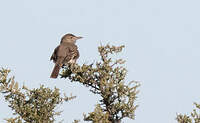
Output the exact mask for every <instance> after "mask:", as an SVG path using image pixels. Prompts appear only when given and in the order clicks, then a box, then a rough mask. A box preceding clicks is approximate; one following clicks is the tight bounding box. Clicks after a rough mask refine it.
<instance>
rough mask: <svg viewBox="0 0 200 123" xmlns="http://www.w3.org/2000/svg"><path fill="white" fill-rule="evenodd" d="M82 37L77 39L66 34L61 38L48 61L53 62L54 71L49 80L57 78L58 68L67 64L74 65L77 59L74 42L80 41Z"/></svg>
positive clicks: (77, 54)
mask: <svg viewBox="0 0 200 123" xmlns="http://www.w3.org/2000/svg"><path fill="white" fill-rule="evenodd" d="M81 38H82V37H77V36H75V35H73V34H66V35H64V36H63V37H62V39H61V41H60V45H58V46H57V47H56V48H55V50H54V52H53V54H52V56H51V58H50V60H53V62H54V63H55V66H54V69H53V71H52V73H51V76H50V77H51V78H57V77H58V74H59V71H60V68H61V67H63V66H66V65H68V64H74V63H76V60H77V59H78V58H79V51H78V47H77V45H76V44H75V43H76V40H78V39H81Z"/></svg>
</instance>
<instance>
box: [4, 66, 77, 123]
mask: <svg viewBox="0 0 200 123" xmlns="http://www.w3.org/2000/svg"><path fill="white" fill-rule="evenodd" d="M9 72H10V70H6V69H2V70H0V92H1V93H2V94H4V97H5V100H6V101H8V102H9V107H10V108H12V110H13V111H14V113H13V114H14V115H17V117H16V118H9V119H6V120H7V122H9V123H22V121H25V122H29V123H53V122H54V121H55V118H54V117H55V116H56V115H60V113H61V112H56V111H55V107H56V106H57V105H58V104H61V103H62V102H63V101H68V100H70V99H72V98H74V97H61V96H60V93H59V89H57V88H54V90H51V89H50V88H45V87H44V86H43V85H41V86H40V88H36V89H28V88H27V87H25V86H23V87H22V88H19V87H18V83H17V82H15V80H14V77H11V78H8V74H9Z"/></svg>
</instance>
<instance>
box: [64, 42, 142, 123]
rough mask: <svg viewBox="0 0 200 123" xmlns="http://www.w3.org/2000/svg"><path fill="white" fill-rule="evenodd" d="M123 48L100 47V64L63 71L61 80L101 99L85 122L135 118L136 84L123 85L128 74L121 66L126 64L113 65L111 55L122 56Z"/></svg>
mask: <svg viewBox="0 0 200 123" xmlns="http://www.w3.org/2000/svg"><path fill="white" fill-rule="evenodd" d="M123 48H124V46H119V47H116V46H109V45H106V46H100V47H98V51H99V53H100V57H101V61H99V62H96V63H92V64H90V65H86V64H83V65H82V66H79V65H77V64H75V65H70V66H68V67H65V68H64V70H63V72H62V74H61V78H68V79H69V80H70V81H71V82H79V83H81V84H83V85H85V86H86V87H89V88H90V91H91V92H92V93H94V94H98V95H100V96H101V99H100V100H99V104H97V106H96V108H95V110H94V112H91V113H89V116H85V118H84V120H86V121H93V122H94V123H99V122H100V121H102V122H103V121H104V122H103V123H107V122H108V123H110V122H112V123H116V122H120V121H121V119H123V118H124V117H129V118H131V119H134V118H135V110H136V108H137V105H135V104H134V102H135V100H136V95H137V93H138V90H137V88H138V86H139V83H137V82H135V81H132V82H129V84H128V85H126V84H125V77H126V73H127V70H126V69H125V68H124V67H123V66H122V65H123V64H124V63H125V61H124V60H122V59H117V60H114V61H113V59H112V57H111V55H112V54H117V53H119V52H121V51H122V49H123ZM94 64H95V65H94ZM101 119H103V120H101ZM100 123H101V122H100Z"/></svg>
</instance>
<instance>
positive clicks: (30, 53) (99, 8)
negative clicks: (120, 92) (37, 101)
mask: <svg viewBox="0 0 200 123" xmlns="http://www.w3.org/2000/svg"><path fill="white" fill-rule="evenodd" d="M199 5H200V1H199V0H71V1H69V0H32V1H28V0H1V1H0V46H1V48H0V53H1V57H0V66H1V67H6V68H10V69H11V70H12V75H15V77H16V80H17V81H18V82H19V84H20V85H21V86H22V85H23V83H24V84H25V85H26V86H28V87H31V88H33V87H39V85H40V84H44V85H45V86H48V87H51V88H53V87H54V86H56V87H58V88H60V89H61V91H62V92H65V93H67V94H68V95H69V94H70V93H72V94H73V95H77V98H76V99H74V100H73V101H71V102H67V103H64V104H63V105H62V106H59V107H58V110H64V111H63V113H62V115H61V116H60V117H58V118H57V119H59V120H61V119H62V118H63V119H64V121H65V122H72V120H73V119H82V118H83V116H82V114H83V112H85V113H88V112H90V111H93V109H94V106H95V104H96V103H97V101H98V98H99V97H98V96H96V95H93V94H92V93H91V92H89V91H88V89H87V88H85V87H83V86H82V85H79V84H78V83H71V82H69V81H68V80H65V79H56V80H53V79H50V78H49V76H50V73H51V70H52V68H53V65H54V64H53V63H52V62H50V61H49V57H50V56H51V54H52V52H53V50H54V48H55V47H56V46H57V45H58V44H59V42H60V38H61V37H62V35H64V34H65V33H68V32H70V33H73V34H75V35H77V36H83V37H84V39H82V40H80V41H78V42H77V45H78V46H79V50H80V54H81V56H80V58H79V60H78V63H79V64H82V63H91V62H93V61H96V60H97V59H98V54H97V47H98V45H100V42H101V43H102V44H106V43H110V44H114V45H122V44H124V45H125V46H126V49H125V50H124V52H123V53H122V55H119V57H122V58H124V59H126V60H127V62H126V67H127V69H128V72H129V73H128V76H127V80H137V81H140V82H141V87H140V94H139V95H138V100H137V104H139V105H140V106H139V108H138V109H137V111H136V119H135V120H129V119H125V120H123V122H124V123H133V122H134V123H176V121H175V117H176V113H179V112H181V113H189V112H190V111H192V108H193V102H200V99H199V96H200V95H199V93H200V89H199V87H200V76H199V73H200V36H199V33H200V16H199V12H200V7H199ZM11 114H12V113H11V109H9V108H8V107H7V103H5V101H4V99H3V96H2V95H0V122H5V121H3V119H4V118H6V117H11V116H12V115H11Z"/></svg>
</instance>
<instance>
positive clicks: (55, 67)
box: [50, 64, 60, 78]
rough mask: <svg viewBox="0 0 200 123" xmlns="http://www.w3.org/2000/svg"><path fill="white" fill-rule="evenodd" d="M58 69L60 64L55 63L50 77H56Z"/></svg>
mask: <svg viewBox="0 0 200 123" xmlns="http://www.w3.org/2000/svg"><path fill="white" fill-rule="evenodd" d="M59 71H60V66H59V65H58V64H55V66H54V68H53V71H52V73H51V76H50V77H51V78H57V77H58V74H59Z"/></svg>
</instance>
